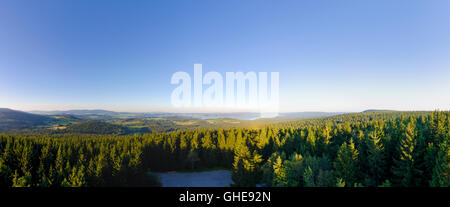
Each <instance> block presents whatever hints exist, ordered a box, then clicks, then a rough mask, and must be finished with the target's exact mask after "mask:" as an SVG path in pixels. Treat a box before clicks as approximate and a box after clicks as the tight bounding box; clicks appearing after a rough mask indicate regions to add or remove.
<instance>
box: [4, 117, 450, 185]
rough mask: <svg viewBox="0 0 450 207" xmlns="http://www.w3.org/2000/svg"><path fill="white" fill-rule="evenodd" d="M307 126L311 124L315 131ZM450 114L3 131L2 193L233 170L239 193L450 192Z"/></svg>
mask: <svg viewBox="0 0 450 207" xmlns="http://www.w3.org/2000/svg"><path fill="white" fill-rule="evenodd" d="M305 123H306V124H305ZM449 138H450V112H438V111H436V112H408V113H406V112H404V113H403V112H400V113H398V112H395V113H391V112H389V113H386V112H370V113H358V114H347V115H340V116H335V117H329V118H320V119H315V120H307V121H305V122H302V123H300V124H299V123H297V125H295V124H291V125H290V126H288V125H286V126H285V127H281V126H277V127H271V126H268V127H265V128H261V129H245V128H233V129H193V130H180V131H173V132H168V133H153V134H142V135H138V134H137V135H134V136H112V135H81V134H55V135H46V134H34V135H33V134H26V135H6V134H4V135H1V134H0V186H130V185H147V186H149V185H158V182H157V181H156V180H155V177H152V176H151V177H149V176H147V175H148V170H151V171H173V170H186V169H204V168H215V167H225V168H229V169H230V170H232V171H233V174H232V179H233V181H234V183H235V185H237V186H256V185H257V184H260V185H265V186H299V187H320V186H328V187H336V186H348V187H353V186H404V187H416V186H445V187H448V186H449V183H450V177H449V175H450V168H449V160H450V159H449V156H450V151H449V143H448V142H449Z"/></svg>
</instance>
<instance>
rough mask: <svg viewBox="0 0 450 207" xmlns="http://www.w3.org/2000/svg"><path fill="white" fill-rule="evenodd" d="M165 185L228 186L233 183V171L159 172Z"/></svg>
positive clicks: (158, 174)
mask: <svg viewBox="0 0 450 207" xmlns="http://www.w3.org/2000/svg"><path fill="white" fill-rule="evenodd" d="M157 176H158V178H159V180H160V181H161V183H162V186H163V187H226V186H230V184H232V183H233V181H232V180H231V171H228V170H216V171H207V172H190V173H178V172H166V173H157Z"/></svg>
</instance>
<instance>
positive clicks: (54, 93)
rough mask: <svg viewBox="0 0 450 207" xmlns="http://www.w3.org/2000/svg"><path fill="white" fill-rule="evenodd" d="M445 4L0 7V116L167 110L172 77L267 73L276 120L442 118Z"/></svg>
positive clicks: (448, 38) (448, 75) (405, 0)
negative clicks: (297, 115) (197, 69)
mask: <svg viewBox="0 0 450 207" xmlns="http://www.w3.org/2000/svg"><path fill="white" fill-rule="evenodd" d="M449 11H450V1H448V0H442V1H435V0H427V1H425V0H420V1H414V0H395V1H393V0H364V1H360V0H353V1H346V0H340V1H335V0H329V1H323V0H298V1H262V0H255V1H248V0H246V1H228V0H227V1H209V0H204V1H187V0H180V1H100V0H97V1H91V0H90V1H80V0H76V1H75V0H74V1H68V0H62V1H61V0H54V1H48V0H40V1H22V0H11V1H9V0H2V1H1V2H0V107H8V108H13V109H18V110H55V109H57V110H61V109H74V108H77V109H94V108H96V109H98V108H101V109H109V110H116V111H174V109H172V108H171V107H170V106H171V105H170V95H171V93H172V91H173V89H174V88H175V87H176V86H175V85H171V84H170V78H171V76H172V74H173V73H174V72H177V71H186V72H189V73H191V74H192V73H193V65H194V64H195V63H201V64H203V71H204V72H208V71H218V72H220V73H222V74H224V73H225V72H227V71H229V72H237V71H242V72H248V71H256V72H263V71H266V72H279V73H280V106H281V110H282V111H361V110H365V109H373V108H378V109H380V108H381V109H398V110H434V109H442V110H450V12H449Z"/></svg>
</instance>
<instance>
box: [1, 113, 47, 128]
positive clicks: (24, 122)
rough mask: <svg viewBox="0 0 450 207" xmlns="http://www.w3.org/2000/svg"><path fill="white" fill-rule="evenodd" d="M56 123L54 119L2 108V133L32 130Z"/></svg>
mask: <svg viewBox="0 0 450 207" xmlns="http://www.w3.org/2000/svg"><path fill="white" fill-rule="evenodd" d="M53 121H55V119H54V118H51V117H48V116H43V115H37V114H30V113H26V112H22V111H16V110H12V109H8V108H0V132H3V131H10V130H20V129H32V128H36V127H39V126H44V125H47V124H49V123H51V122H53Z"/></svg>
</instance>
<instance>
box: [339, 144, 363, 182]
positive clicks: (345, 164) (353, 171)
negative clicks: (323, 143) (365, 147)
mask: <svg viewBox="0 0 450 207" xmlns="http://www.w3.org/2000/svg"><path fill="white" fill-rule="evenodd" d="M334 167H335V169H336V174H337V176H338V177H340V178H342V179H343V181H344V182H345V183H346V186H353V184H354V183H355V182H356V178H357V173H358V150H356V149H355V144H354V143H353V140H350V143H349V144H347V143H346V142H344V144H342V145H341V147H340V148H339V151H338V155H337V159H336V160H335V162H334Z"/></svg>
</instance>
